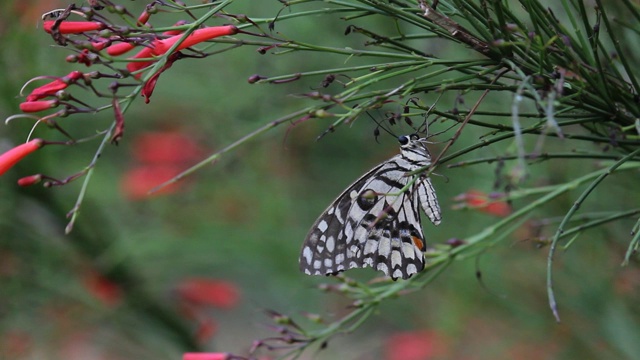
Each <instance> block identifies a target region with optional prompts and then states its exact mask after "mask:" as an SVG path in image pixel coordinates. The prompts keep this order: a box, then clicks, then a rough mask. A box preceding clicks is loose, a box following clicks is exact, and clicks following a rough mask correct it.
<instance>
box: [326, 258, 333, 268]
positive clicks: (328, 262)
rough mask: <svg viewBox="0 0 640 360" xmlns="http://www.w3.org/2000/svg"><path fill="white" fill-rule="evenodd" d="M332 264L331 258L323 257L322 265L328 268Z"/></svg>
mask: <svg viewBox="0 0 640 360" xmlns="http://www.w3.org/2000/svg"><path fill="white" fill-rule="evenodd" d="M332 266H333V261H331V259H324V267H327V268H330V267H332Z"/></svg>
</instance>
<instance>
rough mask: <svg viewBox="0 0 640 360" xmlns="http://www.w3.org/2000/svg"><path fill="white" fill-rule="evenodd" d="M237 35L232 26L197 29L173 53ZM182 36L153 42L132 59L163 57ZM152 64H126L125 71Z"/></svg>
mask: <svg viewBox="0 0 640 360" xmlns="http://www.w3.org/2000/svg"><path fill="white" fill-rule="evenodd" d="M237 33H238V28H237V27H235V26H233V25H224V26H212V27H208V28H204V29H198V30H196V31H194V32H193V33H191V35H189V36H188V37H187V38H186V39H185V40H184V41H183V42H182V43H180V45H178V47H177V48H176V49H175V51H180V50H183V49H186V48H188V47H190V46H193V45H196V44H199V43H201V42H203V41H207V40H211V39H214V38H217V37H220V36H225V35H233V34H237ZM182 36H183V35H175V36H172V37H170V38H167V39H164V40H154V41H153V42H152V43H151V47H146V48H144V49H142V50H140V52H138V53H137V54H136V55H135V56H134V57H133V58H132V59H142V58H150V57H153V56H160V55H163V54H165V53H166V52H167V51H169V49H170V48H171V47H172V46H173V45H174V44H175V43H176V42H178V41H179V40H180V39H182ZM152 62H153V61H143V62H130V63H129V64H127V69H128V70H129V71H131V72H134V71H137V70H140V69H143V68H145V67H147V66H149V65H151V63H152ZM136 77H140V75H137V76H136Z"/></svg>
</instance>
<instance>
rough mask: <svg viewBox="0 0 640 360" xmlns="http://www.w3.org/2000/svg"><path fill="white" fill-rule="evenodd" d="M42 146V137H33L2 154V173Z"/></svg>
mask: <svg viewBox="0 0 640 360" xmlns="http://www.w3.org/2000/svg"><path fill="white" fill-rule="evenodd" d="M42 146H44V141H43V140H42V139H33V140H31V141H29V142H27V143H24V144H22V145H18V146H16V147H14V148H13V149H11V150H9V151H7V152H6V153H4V154H2V155H0V175H3V174H4V173H6V172H7V170H9V169H11V167H13V165H15V164H17V163H18V162H19V161H20V160H22V159H24V158H25V156H27V155H29V154H31V153H32V152H34V151H36V150H38V149H40V148H41V147H42Z"/></svg>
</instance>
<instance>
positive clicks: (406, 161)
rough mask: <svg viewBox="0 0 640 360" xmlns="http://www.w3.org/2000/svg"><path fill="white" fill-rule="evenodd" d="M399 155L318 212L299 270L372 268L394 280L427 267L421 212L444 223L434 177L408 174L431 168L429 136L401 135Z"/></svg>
mask: <svg viewBox="0 0 640 360" xmlns="http://www.w3.org/2000/svg"><path fill="white" fill-rule="evenodd" d="M398 140H399V142H400V145H401V146H400V149H401V153H400V154H398V155H396V156H394V157H392V158H391V159H389V160H387V161H385V162H383V163H382V164H380V165H378V166H376V167H374V168H373V169H371V170H370V171H369V172H368V173H366V174H365V175H364V176H362V177H361V178H360V179H358V180H357V181H356V182H355V183H354V184H353V185H351V186H349V188H347V189H346V190H345V191H344V192H343V193H342V194H340V196H338V198H337V199H336V200H335V201H334V202H333V203H332V204H331V205H330V206H329V208H327V210H325V212H324V213H323V214H322V215H320V217H319V218H318V220H316V222H315V224H313V227H312V228H311V230H310V231H309V234H308V235H307V238H306V239H305V241H304V244H303V246H302V252H301V254H300V270H301V271H303V272H304V273H306V274H309V275H335V274H337V273H339V272H341V271H344V270H348V269H352V268H362V267H367V266H370V267H372V268H374V269H376V270H379V271H382V272H384V273H385V275H387V276H390V277H391V278H393V279H394V280H395V279H398V278H402V279H408V278H409V277H411V275H413V274H415V273H417V272H419V271H421V270H422V269H424V251H425V250H426V245H425V240H424V235H423V234H422V224H421V221H420V210H419V208H422V210H423V211H424V212H425V214H426V215H427V217H428V218H429V219H430V220H431V222H432V223H433V224H435V225H438V224H440V220H441V216H440V206H439V205H438V199H437V198H436V193H435V190H434V189H433V186H432V185H431V181H430V180H429V178H428V177H426V176H424V175H423V176H420V177H419V178H418V179H417V180H416V181H415V182H414V183H413V184H412V185H411V186H409V187H408V188H407V189H405V190H404V191H402V190H403V188H404V187H405V186H406V185H407V184H408V183H409V182H411V180H412V179H413V177H412V176H406V174H407V173H408V172H411V171H414V170H417V169H419V168H422V167H425V166H429V165H430V163H431V156H430V155H429V151H428V150H427V147H426V145H425V142H426V141H425V140H424V139H420V138H419V137H418V136H417V135H415V134H414V135H410V136H400V137H399V138H398Z"/></svg>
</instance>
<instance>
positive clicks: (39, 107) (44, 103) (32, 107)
mask: <svg viewBox="0 0 640 360" xmlns="http://www.w3.org/2000/svg"><path fill="white" fill-rule="evenodd" d="M56 106H58V100H57V99H54V100H41V101H26V102H23V103H21V104H20V110H22V112H26V113H32V112H38V111H43V110H47V109H51V108H54V107H56Z"/></svg>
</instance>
